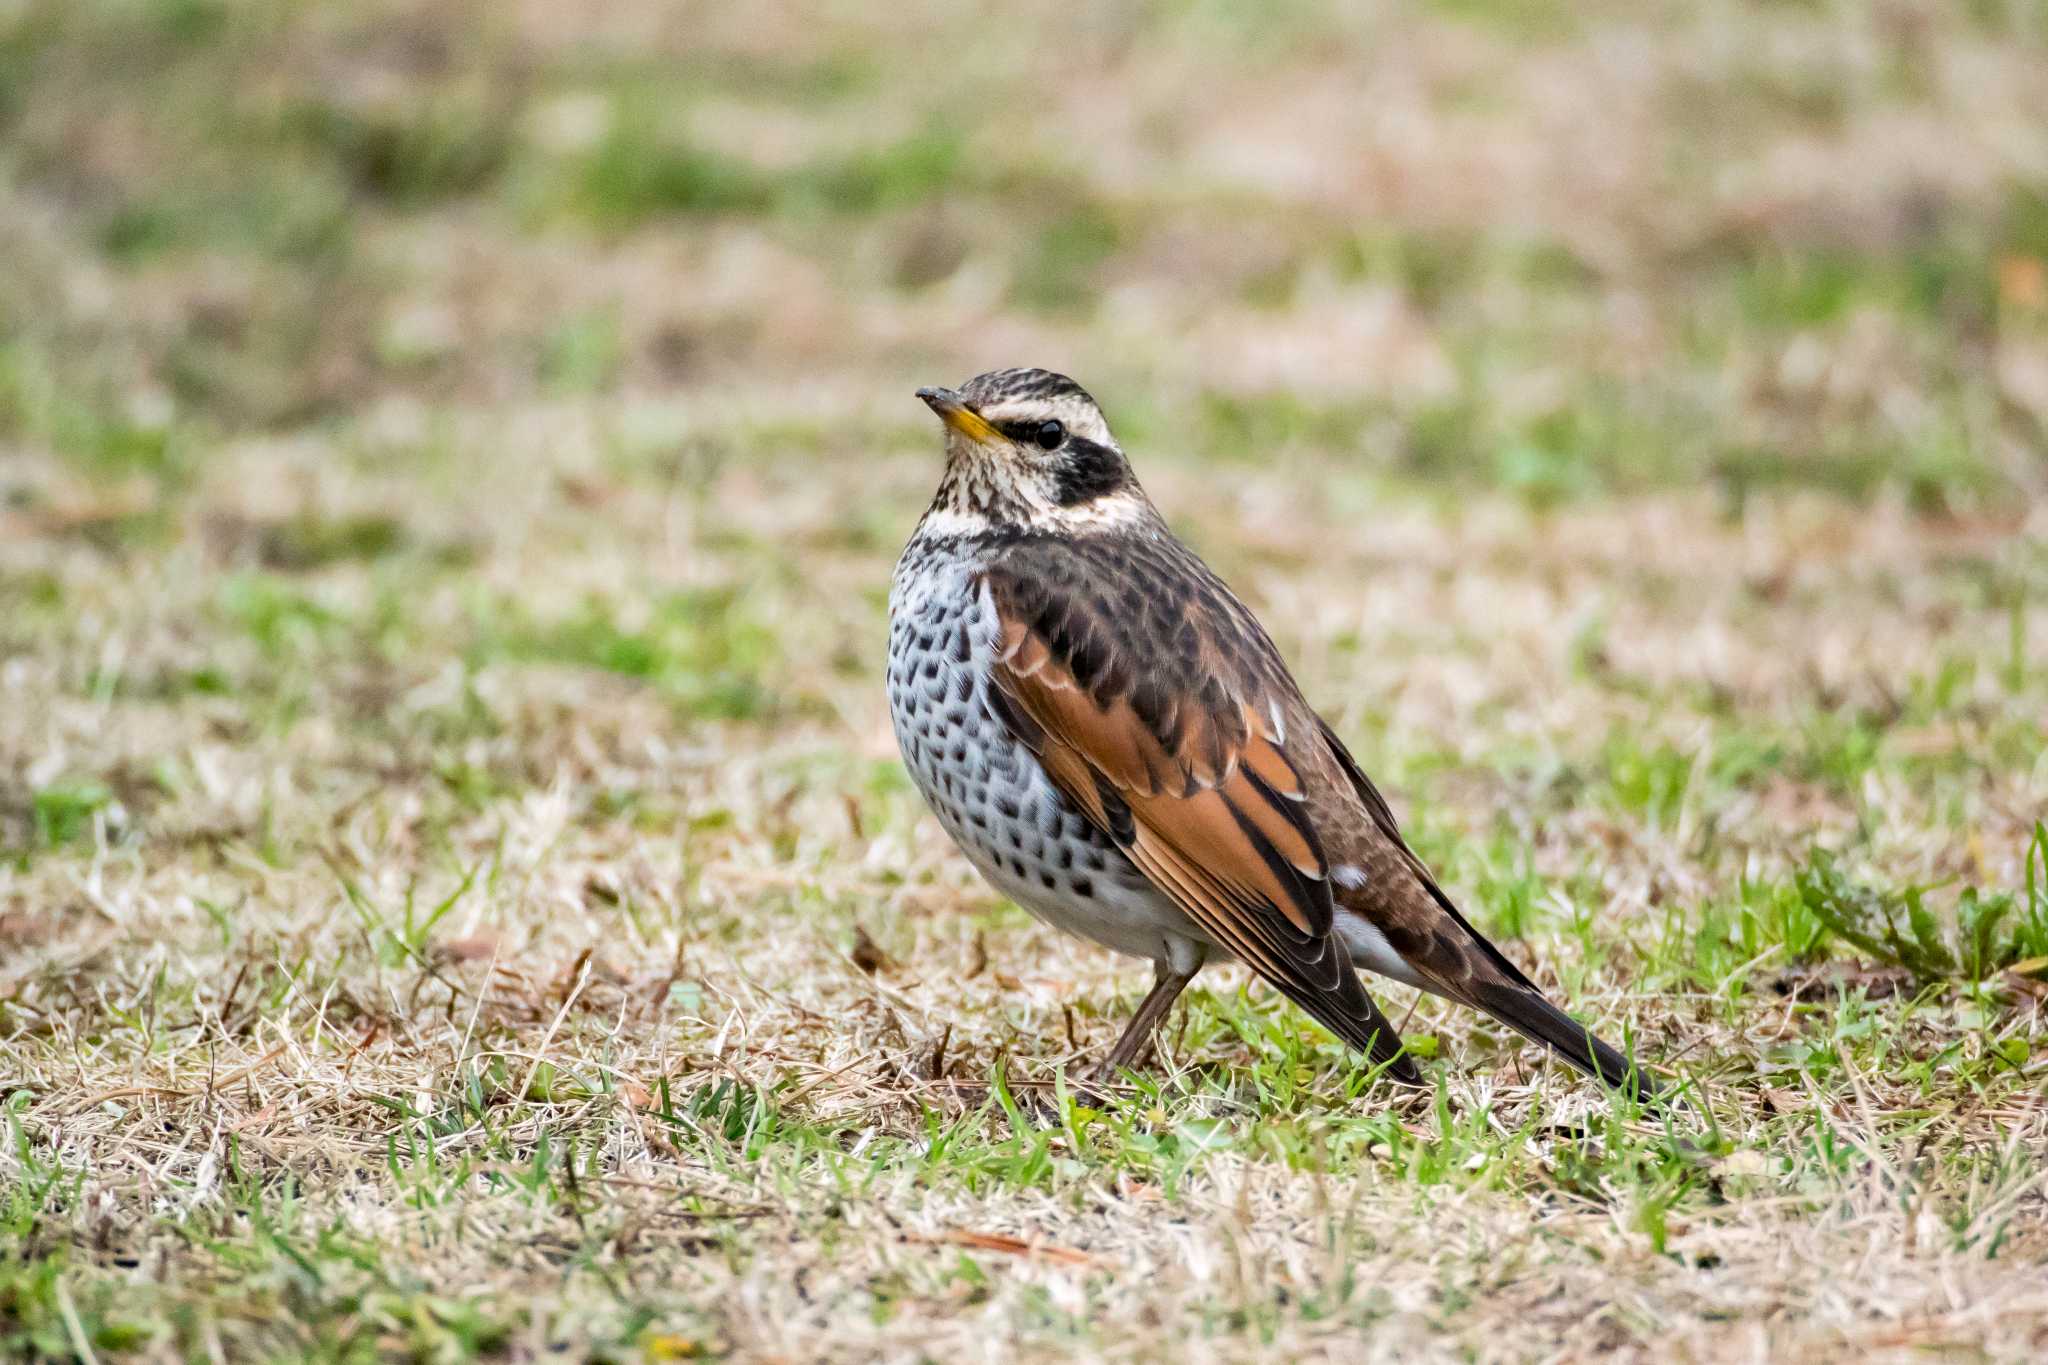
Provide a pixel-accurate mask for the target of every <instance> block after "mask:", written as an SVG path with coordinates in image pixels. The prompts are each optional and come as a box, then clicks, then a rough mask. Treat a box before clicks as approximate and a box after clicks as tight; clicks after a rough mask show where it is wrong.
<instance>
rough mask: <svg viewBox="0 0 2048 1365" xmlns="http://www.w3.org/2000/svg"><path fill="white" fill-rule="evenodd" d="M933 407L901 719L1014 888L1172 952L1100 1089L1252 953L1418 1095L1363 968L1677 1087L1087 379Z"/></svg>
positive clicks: (903, 609)
mask: <svg viewBox="0 0 2048 1365" xmlns="http://www.w3.org/2000/svg"><path fill="white" fill-rule="evenodd" d="M917 396H918V397H919V398H920V399H922V400H923V401H924V403H925V404H926V406H928V407H929V408H930V409H931V411H932V412H933V413H935V414H937V416H938V418H939V420H940V422H941V423H942V424H943V427H944V440H945V468H944V473H943V475H942V477H941V479H940V481H939V485H938V490H937V492H936V493H935V494H934V496H933V498H932V501H931V505H930V506H929V508H927V510H926V511H925V513H924V515H923V517H922V518H921V519H920V520H919V521H918V523H917V526H916V529H915V531H914V532H913V534H912V535H911V537H910V540H909V542H908V543H907V544H906V545H905V547H904V550H903V553H902V556H901V557H900V559H899V560H898V562H897V564H896V569H895V573H894V576H893V578H892V581H891V584H890V593H889V643H888V663H887V693H888V703H889V713H890V719H891V723H892V726H893V728H894V731H895V734H896V739H897V743H898V747H899V748H900V750H901V752H902V756H903V760H904V764H905V767H906V768H907V769H908V770H909V772H910V775H911V778H912V781H913V783H914V784H915V785H916V787H917V789H918V791H919V792H920V794H921V795H922V796H923V798H924V800H925V802H926V804H927V805H928V806H929V807H930V808H931V810H932V812H933V813H934V815H936V816H937V818H938V821H939V824H940V825H941V826H942V827H943V828H944V829H945V831H946V833H947V834H948V835H950V836H951V837H952V839H953V842H954V843H955V844H957V845H958V846H959V848H960V850H961V851H962V852H963V853H964V854H965V855H966V857H967V860H968V861H969V862H970V863H972V864H973V865H974V867H975V868H976V869H977V870H978V871H979V872H980V873H981V875H982V876H983V877H984V878H985V879H986V880H987V881H988V882H989V883H990V884H991V885H992V886H994V887H995V888H996V889H997V890H998V891H1000V892H1001V893H1003V894H1004V895H1006V896H1008V897H1009V898H1010V899H1012V900H1014V901H1015V902H1016V903H1017V904H1019V905H1021V906H1022V907H1024V908H1025V909H1026V910H1028V911H1029V912H1031V913H1032V914H1033V915H1035V916H1037V917H1038V918H1039V919H1041V920H1043V921H1045V922H1046V923H1049V924H1051V925H1052V926H1054V927H1055V928H1058V929H1061V930H1064V931H1066V932H1068V933H1071V934H1076V935H1078V936H1080V937H1082V938H1084V939H1088V940H1091V941H1093V942H1095V943H1098V944H1100V945H1102V946H1103V947H1106V948H1109V949H1111V950H1113V951H1115V952H1119V953H1123V954H1126V955H1128V956H1132V957H1137V958H1141V959H1149V960H1150V961H1151V962H1152V963H1153V984H1152V988H1151V990H1150V991H1149V992H1148V993H1147V994H1146V996H1145V998H1144V1000H1143V1001H1142V1002H1141V1003H1140V1004H1139V1006H1138V1008H1137V1010H1136V1012H1135V1013H1134V1014H1133V1015H1132V1017H1131V1019H1130V1022H1129V1024H1128V1026H1127V1027H1126V1028H1125V1029H1124V1031H1123V1033H1122V1034H1121V1035H1120V1036H1119V1037H1118V1038H1117V1040H1116V1042H1115V1043H1114V1044H1113V1045H1112V1047H1111V1048H1110V1050H1109V1052H1108V1054H1107V1055H1106V1056H1105V1057H1104V1058H1103V1059H1102V1062H1101V1064H1100V1066H1099V1067H1098V1068H1097V1069H1096V1074H1097V1076H1098V1077H1102V1078H1113V1077H1114V1076H1116V1075H1117V1074H1120V1073H1121V1071H1123V1070H1124V1069H1125V1068H1128V1067H1130V1066H1132V1064H1133V1063H1135V1062H1138V1061H1139V1060H1140V1059H1141V1058H1142V1057H1143V1056H1144V1054H1145V1052H1146V1051H1147V1049H1148V1048H1149V1047H1150V1046H1151V1043H1152V1039H1153V1035H1154V1033H1155V1032H1156V1030H1157V1029H1158V1027H1159V1025H1160V1024H1161V1022H1162V1021H1163V1020H1164V1019H1165V1018H1166V1016H1167V1014H1168V1012H1169V1011H1170V1010H1171V1009H1172V1007H1173V1004H1174V1002H1175V1000H1176V999H1177V998H1178V997H1179V996H1180V994H1181V992H1182V991H1183V990H1184V989H1185V988H1186V987H1187V985H1188V983H1189V982H1190V981H1192V980H1193V979H1194V977H1195V975H1196V973H1198V972H1199V971H1201V969H1202V968H1203V967H1204V966H1205V965H1207V964H1209V963H1214V962H1220V961H1225V960H1231V959H1234V960H1236V961H1238V962H1241V963H1243V964H1244V965H1245V966H1247V967H1248V968H1250V969H1251V971H1252V972H1253V973H1255V974H1256V975H1257V976H1259V977H1261V978H1263V979H1264V980H1265V981H1266V982H1267V983H1268V984H1270V985H1271V986H1272V987H1273V988H1274V989H1276V990H1277V991H1279V992H1280V994H1282V995H1283V996H1285V997H1286V998H1287V999H1289V1000H1291V1001H1293V1002H1294V1003H1295V1004H1296V1005H1298V1006H1299V1007H1300V1008H1301V1009H1303V1010H1304V1011H1306V1012H1307V1013H1308V1014H1309V1015H1310V1016H1312V1017H1313V1018H1314V1019H1316V1020H1317V1021H1318V1022H1320V1023H1321V1024H1322V1025H1323V1026H1324V1027H1325V1028H1327V1029H1329V1031H1330V1032H1331V1033H1333V1034H1335V1035H1336V1036H1337V1037H1338V1038H1340V1039H1342V1040H1343V1041H1344V1042H1345V1043H1346V1044H1348V1045H1349V1046H1350V1047H1351V1048H1353V1049H1355V1050H1356V1051H1357V1052H1359V1053H1361V1054H1363V1055H1364V1056H1365V1057H1366V1058H1367V1059H1369V1061H1370V1063H1371V1064H1372V1065H1373V1066H1375V1067H1377V1068H1379V1074H1381V1075H1384V1076H1386V1077H1389V1078H1391V1079H1392V1080H1394V1081H1397V1082H1400V1083H1402V1084H1405V1085H1409V1086H1416V1085H1421V1084H1423V1083H1424V1081H1423V1077H1422V1074H1421V1072H1420V1070H1419V1069H1418V1068H1417V1066H1416V1064H1415V1060H1414V1058H1413V1056H1412V1055H1410V1054H1409V1053H1408V1052H1407V1051H1405V1050H1404V1049H1403V1045H1402V1041H1401V1038H1400V1036H1399V1035H1398V1034H1397V1033H1396V1031H1395V1029H1394V1027H1393V1025H1392V1024H1391V1023H1389V1022H1388V1020H1387V1017H1386V1015H1385V1014H1384V1013H1382V1012H1381V1010H1380V1008H1379V1006H1378V1005H1377V1004H1376V1003H1375V1002H1374V1000H1373V998H1372V996H1371V995H1370V994H1369V993H1368V992H1367V990H1366V988H1365V986H1364V983H1363V982H1362V981H1361V979H1360V976H1359V969H1361V968H1363V969H1364V970H1366V971H1370V972H1372V973H1375V974H1377V975H1379V976H1383V977H1386V978H1389V979H1391V980H1393V981H1396V982H1399V983H1401V984H1403V985H1406V986H1411V987H1417V988H1419V989H1421V990H1423V991H1426V992H1429V993H1432V994H1435V995H1438V996H1442V997H1445V998H1447V999H1449V1000H1452V1001H1455V1002H1457V1003H1458V1004H1461V1005H1466V1006H1470V1007H1472V1008H1475V1009H1478V1010H1482V1011H1484V1012H1485V1013H1487V1014H1489V1015H1491V1016H1493V1017H1494V1018H1495V1019H1498V1020H1499V1021H1501V1022H1502V1023H1504V1024H1506V1025H1507V1026H1508V1027H1510V1028H1512V1029H1514V1030H1515V1031H1516V1032H1518V1033H1520V1034H1522V1035H1523V1036H1524V1037H1526V1038H1528V1039H1530V1040H1532V1041H1534V1042H1536V1043H1539V1044H1541V1045H1543V1046H1544V1047H1546V1048H1548V1049H1549V1050H1550V1051H1551V1052H1552V1053H1554V1054H1555V1055H1556V1056H1557V1057H1558V1058H1560V1059H1561V1060H1562V1061H1564V1062H1565V1063H1567V1064H1569V1065H1570V1066H1572V1067H1574V1068H1576V1069H1578V1070H1579V1071H1581V1072H1584V1073H1586V1074H1587V1075H1590V1076H1593V1077H1595V1078H1597V1079H1598V1080H1599V1081H1601V1082H1603V1083H1605V1084H1606V1085H1608V1086H1610V1087H1614V1088H1616V1089H1618V1090H1621V1091H1624V1092H1626V1093H1629V1094H1631V1095H1633V1096H1635V1097H1636V1098H1638V1099H1642V1100H1647V1099H1650V1098H1652V1097H1654V1096H1655V1095H1656V1093H1657V1088H1656V1087H1655V1085H1654V1084H1653V1083H1652V1081H1651V1080H1650V1079H1649V1078H1648V1077H1647V1076H1646V1075H1644V1074H1643V1072H1642V1070H1641V1069H1640V1068H1638V1067H1637V1066H1636V1065H1635V1064H1634V1063H1633V1062H1632V1061H1631V1060H1630V1059H1629V1058H1628V1057H1626V1056H1624V1055H1623V1054H1622V1053H1620V1052H1618V1051H1617V1050H1616V1049H1615V1048H1613V1047H1612V1046H1610V1045H1609V1044H1607V1043H1606V1042H1604V1041H1603V1040H1601V1039H1600V1038H1599V1037H1597V1036H1595V1035H1594V1034H1593V1033H1592V1032H1591V1031H1590V1030H1588V1029H1587V1028H1586V1026H1585V1025H1583V1024H1581V1023H1580V1022H1579V1021H1577V1020H1576V1019H1574V1018H1572V1017H1571V1016H1570V1015H1569V1014H1566V1013H1565V1012H1564V1011H1563V1010H1562V1009H1560V1008H1558V1006H1556V1005H1555V1004H1553V1003H1552V1002H1551V1001H1550V1000H1549V999H1548V998H1547V997H1546V996H1545V995H1544V993H1543V992H1542V990H1541V989H1540V988H1538V987H1537V985H1536V984H1535V983H1534V982H1533V981H1531V980H1530V978H1529V977H1528V976H1527V975H1526V974H1525V973H1524V972H1523V971H1522V970H1521V969H1520V968H1519V967H1517V966H1516V965H1515V964H1514V963H1513V962H1512V961H1510V960H1509V959H1508V957H1507V956H1506V955H1505V954H1503V953H1502V952H1501V951H1500V950H1499V949H1498V948H1496V947H1495V946H1494V945H1493V944H1492V943H1490V942H1488V941H1487V939H1486V938H1485V937H1484V936H1483V935H1482V934H1481V933H1480V932H1479V931H1478V930H1477V929H1475V928H1474V927H1473V926H1472V923H1471V921H1470V920H1468V919H1467V918H1466V917H1465V916H1464V915H1463V914H1462V913H1460V911H1459V909H1458V907H1457V905H1456V904H1455V903H1454V902H1453V901H1452V899H1451V897H1450V896H1449V895H1448V894H1446V892H1445V891H1444V889H1443V887H1442V885H1441V884H1440V883H1439V882H1438V881H1437V879H1436V878H1435V877H1434V876H1433V875H1432V874H1431V872H1430V870H1429V868H1428V867H1427V866H1425V865H1424V863H1423V861H1422V859H1421V858H1419V857H1417V856H1416V854H1415V852H1414V850H1413V849H1412V848H1410V847H1409V845H1408V842H1407V841H1406V840H1405V839H1404V838H1403V837H1402V835H1401V830H1400V826H1399V825H1398V823H1397V822H1396V821H1395V818H1394V813H1393V810H1392V808H1391V807H1390V806H1389V805H1388V804H1387V801H1386V798H1385V797H1383V796H1382V795H1381V794H1380V791H1379V789H1378V788H1377V787H1376V786H1374V785H1373V782H1372V779H1371V778H1370V777H1368V776H1367V775H1366V773H1365V770H1364V769H1363V768H1361V767H1360V766H1359V763H1358V761H1357V760H1356V759H1355V758H1354V757H1353V756H1352V754H1351V752H1350V750H1348V749H1347V748H1346V747H1345V745H1344V742H1343V741H1342V740H1341V739H1340V738H1338V736H1337V733H1336V732H1335V731H1334V730H1333V729H1332V728H1331V726H1330V725H1329V723H1328V722H1327V721H1325V720H1324V719H1323V718H1322V716H1320V715H1319V714H1318V713H1317V712H1316V710H1315V709H1314V708H1313V707H1312V706H1311V705H1310V704H1309V702H1308V700H1307V699H1306V698H1305V697H1304V696H1303V695H1302V691H1301V688H1300V687H1299V686H1298V685H1297V684H1296V682H1295V680H1294V676H1293V674H1292V673H1290V672H1289V670H1288V667H1287V665H1286V663H1285V661H1284V660H1283V658H1282V657H1281V654H1280V651H1279V649H1278V648H1277V647H1276V646H1275V645H1274V643H1273V641H1272V638H1271V637H1270V636H1269V635H1268V634H1267V633H1266V630H1265V629H1264V627H1262V626H1261V625H1260V623H1259V621H1258V619H1257V618H1256V617H1255V616H1254V615H1253V614H1252V611H1251V610H1250V608H1248V607H1246V606H1245V604H1244V603H1243V602H1242V601H1241V600H1240V599H1239V598H1238V597H1237V595H1236V594H1235V593H1233V592H1232V591H1231V590H1230V589H1229V588H1228V587H1227V586H1225V585H1224V583H1223V581H1222V580H1221V579H1220V578H1218V577H1217V576H1216V575H1215V574H1214V573H1213V572H1211V570H1210V569H1209V567H1208V565H1206V564H1205V563H1204V562H1203V561H1202V560H1201V558H1200V557H1198V556H1197V555H1196V554H1195V552H1194V551H1193V550H1191V549H1190V548H1189V547H1188V546H1187V545H1186V544H1184V543H1183V542H1182V541H1181V540H1180V539H1179V538H1178V537H1177V536H1175V535H1174V533H1173V531H1172V530H1171V529H1170V528H1169V527H1168V525H1167V523H1166V521H1165V519H1164V517H1163V516H1162V515H1161V514H1160V512H1159V510H1158V508H1157V507H1156V506H1155V505H1154V504H1153V502H1152V500H1151V499H1150V498H1149V497H1148V496H1147V495H1146V493H1145V491H1144V489H1143V488H1142V487H1141V486H1140V485H1139V483H1138V480H1137V478H1136V476H1135V475H1134V474H1133V472H1132V468H1131V464H1130V461H1129V460H1128V459H1127V458H1126V456H1125V454H1124V450H1123V447H1122V446H1121V445H1120V444H1119V443H1118V441H1117V439H1116V437H1115V436H1114V435H1113V434H1112V433H1111V431H1110V428H1109V423H1108V421H1107V420H1106V419H1105V418H1104V416H1103V413H1102V409H1101V407H1100V406H1099V405H1098V404H1097V403H1096V401H1095V399H1094V398H1093V397H1092V396H1090V394H1089V393H1088V391H1087V390H1085V389H1083V388H1082V387H1081V386H1080V385H1079V384H1078V383H1076V382H1075V381H1074V380H1072V379H1070V378H1068V377H1067V376H1065V375H1062V374H1056V373H1053V372H1051V371H1048V370H1042V369H1029V368H1024V369H1005V370H995V371H991V372H990V373H987V374H982V375H977V376H976V377H975V378H973V379H970V380H969V381H967V382H966V383H965V384H963V385H961V386H960V387H959V388H958V389H950V388H921V389H919V390H917Z"/></svg>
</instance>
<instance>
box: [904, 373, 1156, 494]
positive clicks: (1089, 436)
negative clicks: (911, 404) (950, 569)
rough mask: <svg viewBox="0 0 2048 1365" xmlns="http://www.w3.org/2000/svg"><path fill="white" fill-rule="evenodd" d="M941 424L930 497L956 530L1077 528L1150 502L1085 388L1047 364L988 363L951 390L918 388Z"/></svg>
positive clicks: (1099, 409) (1105, 420) (1100, 410)
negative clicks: (939, 464)
mask: <svg viewBox="0 0 2048 1365" xmlns="http://www.w3.org/2000/svg"><path fill="white" fill-rule="evenodd" d="M918 397H920V398H922V399H924V401H925V402H926V403H927V404H928V405H929V406H930V407H931V409H932V411H933V412H935V413H937V414H938V415H939V418H940V419H941V420H942V421H944V422H945V424H946V475H945V478H944V479H943V480H942V481H941V482H940V484H939V491H938V496H937V497H936V498H934V499H933V502H932V511H931V513H928V514H927V517H926V520H927V523H929V522H930V521H931V519H932V516H933V514H939V513H944V514H946V516H947V519H948V521H949V522H958V523H959V525H958V529H960V530H963V531H965V530H972V529H974V524H975V523H983V524H985V525H986V526H987V527H988V528H991V529H993V528H999V527H1014V528H1032V529H1044V530H1075V529H1078V528H1080V527H1082V526H1084V525H1088V524H1100V523H1103V522H1106V521H1110V520H1116V519H1118V518H1119V517H1120V516H1122V515H1123V514H1125V513H1127V512H1140V511H1143V510H1145V509H1148V508H1149V507H1150V504H1149V502H1147V500H1146V498H1145V495H1144V492H1143V490H1141V489H1140V488H1139V487H1138V483H1137V480H1136V479H1135V478H1134V477H1133V476H1132V474H1131V466H1130V463H1129V461H1127V460H1126V459H1125V458H1124V453H1123V448H1122V447H1121V446H1119V445H1118V444H1117V441H1116V437H1115V436H1114V435H1112V434H1111V432H1110V430H1109V422H1108V421H1107V419H1105V418H1104V417H1103V415H1102V409H1101V407H1100V406H1098V405H1097V403H1096V402H1095V399H1094V398H1093V397H1092V396H1090V394H1089V392H1088V391H1087V390H1086V389H1084V388H1082V387H1081V386H1080V385H1079V384H1077V383H1075V382H1074V381H1073V380H1071V379H1069V378H1068V377H1067V376H1065V375H1063V374H1055V373H1053V372H1052V371H1050V370H1038V369H1015V370H992V371H990V372H989V373H987V374H980V375H976V376H975V377H974V378H972V379H970V380H968V381H967V382H966V383H965V384H962V385H961V386H960V387H959V388H958V389H919V390H918Z"/></svg>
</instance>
